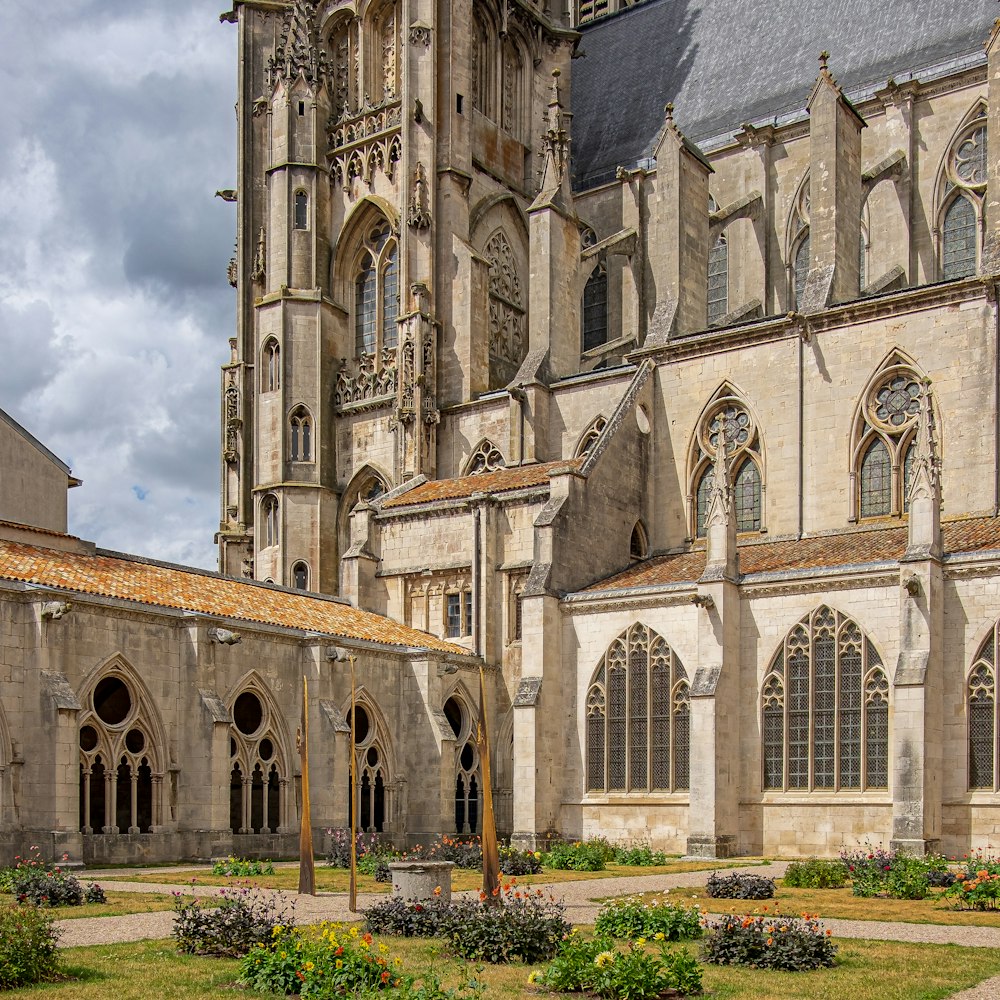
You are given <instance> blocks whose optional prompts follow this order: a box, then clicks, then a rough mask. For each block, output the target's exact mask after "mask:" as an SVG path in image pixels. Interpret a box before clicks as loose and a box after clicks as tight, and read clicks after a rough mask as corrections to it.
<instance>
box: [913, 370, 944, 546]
mask: <svg viewBox="0 0 1000 1000" xmlns="http://www.w3.org/2000/svg"><path fill="white" fill-rule="evenodd" d="M912 447H913V448H914V449H916V451H915V454H914V457H913V469H912V471H911V473H910V486H909V489H908V491H907V494H906V499H907V502H908V504H909V510H910V518H909V537H908V540H907V547H906V555H907V557H908V558H911V559H912V558H921V557H922V558H940V556H941V456H940V455H939V454H938V448H937V435H936V429H935V426H934V405H933V399H932V397H931V383H930V379H926V380H925V381H924V385H923V392H921V394H920V412H919V413H918V414H917V434H916V440H915V441H914V443H913V445H912Z"/></svg>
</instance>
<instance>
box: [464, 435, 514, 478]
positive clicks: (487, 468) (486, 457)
mask: <svg viewBox="0 0 1000 1000" xmlns="http://www.w3.org/2000/svg"><path fill="white" fill-rule="evenodd" d="M506 467H507V461H506V459H505V458H504V457H503V453H502V452H501V451H500V449H499V448H498V447H497V446H496V445H495V444H494V443H493V442H492V441H489V440H486V441H483V442H482V443H481V444H480V445H479V447H478V448H476V450H475V451H474V452H473V453H472V455H471V456H470V457H469V461H468V462H467V463H466V465H465V475H466V476H478V475H480V474H482V473H484V472H497V471H498V470H499V469H504V468H506Z"/></svg>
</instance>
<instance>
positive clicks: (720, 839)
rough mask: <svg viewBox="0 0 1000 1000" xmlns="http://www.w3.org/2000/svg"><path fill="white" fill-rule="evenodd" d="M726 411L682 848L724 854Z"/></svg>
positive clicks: (712, 505) (728, 606) (712, 504)
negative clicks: (687, 805)
mask: <svg viewBox="0 0 1000 1000" xmlns="http://www.w3.org/2000/svg"><path fill="white" fill-rule="evenodd" d="M730 472H731V470H730V468H729V456H728V448H727V437H726V425H725V418H724V417H721V418H720V426H719V448H718V451H717V452H716V455H715V463H714V467H713V473H712V475H713V485H712V495H711V499H710V501H709V507H708V514H707V515H706V534H707V538H706V561H705V572H704V573H703V574H702V576H701V579H700V580H699V581H698V593H697V595H696V596H695V598H694V602H695V604H697V605H698V607H699V611H698V667H697V669H696V670H695V674H694V678H693V679H692V683H691V781H690V784H691V790H690V799H689V801H690V807H689V810H688V816H689V824H688V843H687V852H688V854H693V855H697V856H700V857H712V858H724V857H730V856H732V855H733V854H735V853H736V851H737V850H738V838H737V834H738V831H739V778H740V757H739V746H740V716H739V701H738V695H739V673H738V671H739V638H740V627H739V623H740V593H739V586H738V582H737V581H738V577H739V564H738V557H737V552H736V515H735V511H734V509H733V494H732V483H731V478H730Z"/></svg>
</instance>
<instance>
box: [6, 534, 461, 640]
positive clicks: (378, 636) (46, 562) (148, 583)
mask: <svg viewBox="0 0 1000 1000" xmlns="http://www.w3.org/2000/svg"><path fill="white" fill-rule="evenodd" d="M0 579H4V580H20V581H24V582H26V583H37V584H41V585H43V586H48V587H59V588H61V589H64V590H68V591H75V592H77V593H82V594H97V595H100V596H102V597H115V598H119V599H121V600H126V601H136V602H138V603H140V604H147V605H154V606H158V607H163V608H178V609H181V610H184V611H191V612H195V613H199V614H208V615H219V616H221V617H225V618H233V619H237V620H241V621H246V622H260V623H263V624H267V625H279V626H282V627H284V628H294V629H303V630H305V631H308V632H318V633H321V634H324V635H330V636H338V637H341V638H346V639H362V640H365V641H368V642H375V643H381V644H383V645H393V646H396V645H402V646H414V647H420V648H424V649H433V650H438V651H440V652H444V653H460V654H462V655H466V656H467V655H468V650H467V649H463V648H462V647H461V646H457V645H455V644H454V643H451V642H446V641H444V640H442V639H437V638H435V637H434V636H432V635H429V634H428V633H426V632H420V631H418V630H417V629H413V628H409V627H408V626H406V625H399V624H397V623H396V622H393V621H390V620H389V619H388V618H383V617H382V616H381V615H376V614H372V613H370V612H367V611H360V610H359V609H358V608H354V607H351V606H349V605H347V604H341V603H339V602H337V601H331V600H324V599H323V598H321V597H313V596H309V595H307V594H300V593H290V592H288V591H286V590H283V589H281V588H277V587H268V586H264V585H259V584H253V583H250V582H247V581H243V580H236V579H234V578H232V577H227V576H221V575H219V574H217V573H205V572H199V571H197V570H192V569H187V568H185V567H182V566H170V565H166V564H164V563H153V562H147V561H144V560H141V559H137V558H130V557H128V556H124V555H119V554H115V553H108V552H102V551H98V552H97V553H96V554H95V555H90V554H87V553H78V552H64V551H59V550H56V549H50V548H43V547H41V546H38V545H27V544H24V543H21V542H15V541H10V540H6V539H0Z"/></svg>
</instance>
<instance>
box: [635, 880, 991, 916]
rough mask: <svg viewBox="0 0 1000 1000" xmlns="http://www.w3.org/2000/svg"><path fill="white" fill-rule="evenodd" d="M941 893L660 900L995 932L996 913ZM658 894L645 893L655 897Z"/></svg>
mask: <svg viewBox="0 0 1000 1000" xmlns="http://www.w3.org/2000/svg"><path fill="white" fill-rule="evenodd" d="M943 892H944V890H943V889H931V894H930V895H929V896H928V897H927V898H926V899H883V898H882V897H872V898H869V899H862V898H861V897H859V896H854V895H852V893H851V890H850V888H846V889H786V888H784V887H783V886H782V884H781V882H780V881H778V882H777V883H776V884H775V894H774V899H713V898H712V897H711V896H709V895H708V894H707V893H706V892H705V889H704V886H702V887H700V888H682V889H671V890H670V891H669V892H668V893H667V894H666V898H667V900H668V902H672V903H676V904H677V905H684V906H693V905H694V904H695V903H697V904H698V905H699V906H700V907H701V908H702V910H705V911H707V912H709V913H763V912H765V911H764V907H765V906H766V907H767V912H768V913H782V914H790V915H791V916H796V917H797V916H801V915H802V914H803V913H810V914H812V913H815V914H818V915H819V916H820V917H821V918H822V917H832V918H838V919H843V920H890V921H896V920H898V921H901V922H902V923H907V924H960V925H963V926H968V925H976V926H980V927H1000V910H956V909H955V908H954V907H953V906H952V905H951V903H950V902H949V901H948V900H947V899H945V898H944V896H943ZM661 895H662V893H646V894H645V895H644V898H647V899H653V898H659V897H660V896H661Z"/></svg>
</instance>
